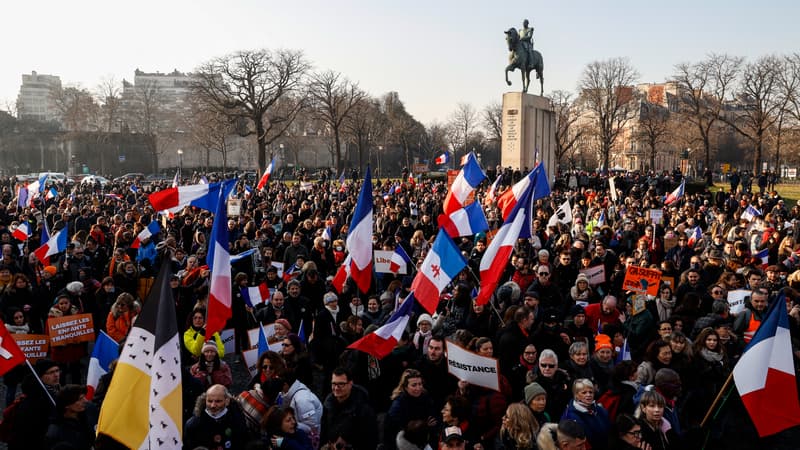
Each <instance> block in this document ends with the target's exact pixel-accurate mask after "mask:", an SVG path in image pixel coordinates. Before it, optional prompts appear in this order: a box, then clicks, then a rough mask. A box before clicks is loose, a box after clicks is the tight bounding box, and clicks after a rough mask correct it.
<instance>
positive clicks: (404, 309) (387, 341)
mask: <svg viewBox="0 0 800 450" xmlns="http://www.w3.org/2000/svg"><path fill="white" fill-rule="evenodd" d="M413 307H414V294H409V295H408V297H406V299H405V300H403V303H402V304H401V305H400V307H399V308H397V310H396V311H395V312H394V314H392V316H391V317H389V320H388V321H387V322H386V324H384V325H383V326H382V327H380V328H378V329H377V330H375V331H374V332H372V333H369V334H368V335H366V336H364V337H362V338H361V339H359V340H357V341H355V342H353V343H352V344H350V345H349V346H348V347H347V348H352V349H356V350H360V351H362V352H364V353H368V354H370V355H372V356H374V357H376V358H378V359H383V358H384V357H385V356H387V355H388V354H389V353H391V352H392V350H394V348H395V347H396V346H397V343H398V342H400V338H402V337H403V332H404V331H405V329H406V326H408V321H409V319H411V312H412V309H413Z"/></svg>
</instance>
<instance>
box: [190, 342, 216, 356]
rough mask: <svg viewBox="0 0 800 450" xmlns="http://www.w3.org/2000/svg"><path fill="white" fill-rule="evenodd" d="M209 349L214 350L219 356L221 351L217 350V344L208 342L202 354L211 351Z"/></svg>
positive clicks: (204, 345)
mask: <svg viewBox="0 0 800 450" xmlns="http://www.w3.org/2000/svg"><path fill="white" fill-rule="evenodd" d="M195 348H196V347H195ZM209 349H211V350H214V352H216V353H217V354H219V349H218V348H217V344H216V343H214V342H213V341H208V342H206V343H205V344H203V350H201V353H202V352H205V351H206V350H209Z"/></svg>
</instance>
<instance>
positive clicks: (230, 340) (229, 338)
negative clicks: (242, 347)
mask: <svg viewBox="0 0 800 450" xmlns="http://www.w3.org/2000/svg"><path fill="white" fill-rule="evenodd" d="M219 337H220V338H221V339H222V346H223V347H225V354H226V355H232V354H234V353H236V333H234V329H233V328H227V329H225V330H222V331H220V332H219Z"/></svg>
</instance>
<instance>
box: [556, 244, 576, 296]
mask: <svg viewBox="0 0 800 450" xmlns="http://www.w3.org/2000/svg"><path fill="white" fill-rule="evenodd" d="M551 267H552V268H551V272H550V279H551V281H552V282H553V283H555V284H556V285H557V286H558V289H559V290H560V291H561V292H568V291H569V289H570V288H571V287H572V285H573V283H574V282H575V278H577V277H578V268H577V266H576V265H575V264H574V263H573V260H572V254H571V253H570V251H569V249H564V250H561V253H559V254H558V257H557V258H556V261H555V263H554V264H553V265H552V266H551Z"/></svg>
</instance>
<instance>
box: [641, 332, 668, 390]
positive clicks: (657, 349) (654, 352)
mask: <svg viewBox="0 0 800 450" xmlns="http://www.w3.org/2000/svg"><path fill="white" fill-rule="evenodd" d="M664 367H668V368H670V369H672V347H670V345H669V342H667V341H665V340H663V339H656V340H655V341H653V342H651V343H650V345H648V346H647V352H646V353H645V356H644V361H642V363H641V364H640V365H639V376H638V381H639V384H641V385H643V386H644V385H648V384H652V383H653V379H654V378H655V376H656V372H658V369H662V368H664Z"/></svg>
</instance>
